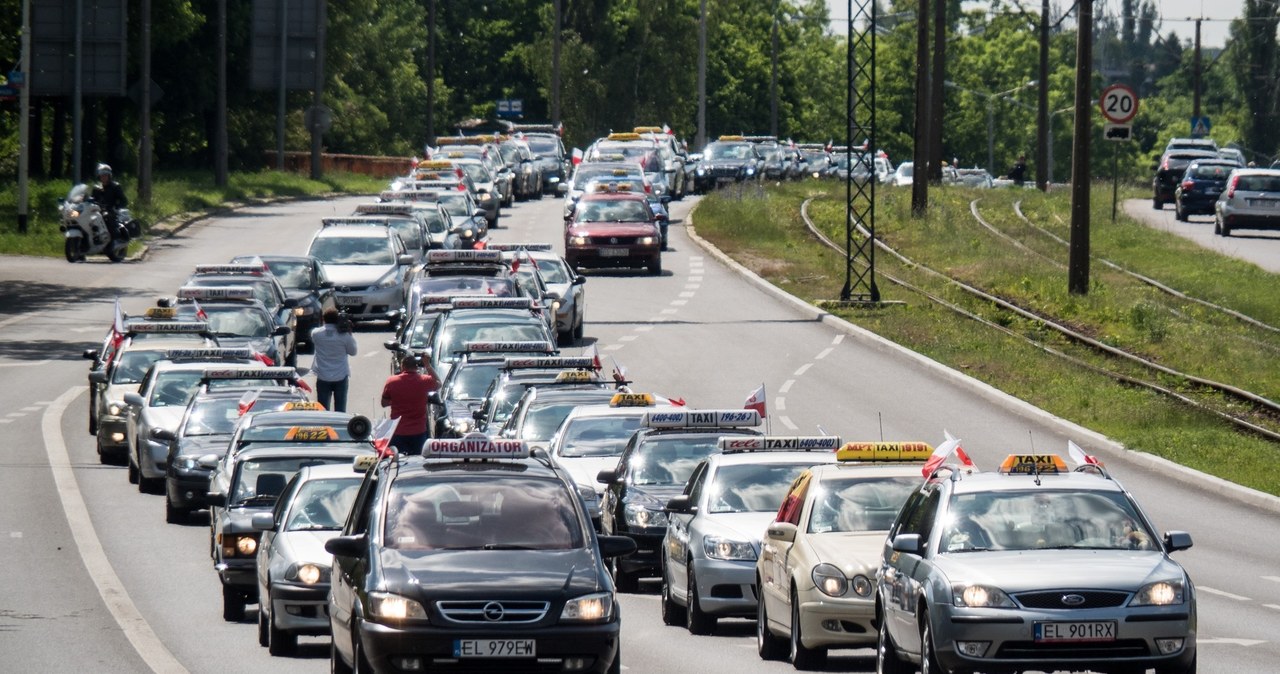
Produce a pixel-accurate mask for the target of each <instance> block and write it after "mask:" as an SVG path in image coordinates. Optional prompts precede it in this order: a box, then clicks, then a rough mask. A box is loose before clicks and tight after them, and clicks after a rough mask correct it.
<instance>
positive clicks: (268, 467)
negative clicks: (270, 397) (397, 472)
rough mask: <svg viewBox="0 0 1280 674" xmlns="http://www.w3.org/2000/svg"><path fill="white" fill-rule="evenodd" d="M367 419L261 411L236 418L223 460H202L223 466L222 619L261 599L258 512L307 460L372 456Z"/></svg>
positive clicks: (212, 498) (213, 527) (217, 500)
mask: <svg viewBox="0 0 1280 674" xmlns="http://www.w3.org/2000/svg"><path fill="white" fill-rule="evenodd" d="M353 420H355V421H356V423H352V421H353ZM361 424H363V430H364V431H365V432H364V433H361V432H360V431H361V430H362V429H361ZM368 427H369V422H368V420H367V419H364V418H363V417H354V416H353V415H350V414H346V413H342V412H315V411H302V412H298V411H282V412H263V413H262V414H258V415H255V416H253V417H252V418H250V419H248V420H246V422H245V423H242V424H239V425H238V427H237V430H236V434H235V436H234V442H233V443H232V444H231V446H230V447H231V449H230V451H228V452H227V454H226V456H225V457H224V458H223V459H222V460H221V461H219V462H216V463H211V462H209V461H202V462H201V463H202V464H203V465H205V466H206V467H210V468H216V469H217V470H216V471H215V472H214V474H213V478H212V479H211V480H210V483H209V495H208V501H209V506H210V513H209V547H210V551H211V553H212V557H213V568H214V570H215V571H217V572H218V579H219V580H220V581H221V582H222V619H223V620H226V621H229V622H239V621H241V620H243V619H244V609H245V605H246V604H253V603H257V602H258V600H259V596H258V577H257V556H258V555H257V553H258V541H259V538H260V537H261V534H262V532H261V531H260V530H258V529H256V528H254V526H253V516H254V515H255V514H257V513H269V512H271V511H272V509H273V508H275V505H276V500H277V499H278V498H279V497H280V495H281V494H282V493H284V488H285V485H286V484H288V482H289V479H290V478H291V477H293V475H294V474H295V473H297V472H298V470H300V469H301V468H304V467H306V466H316V465H324V464H343V465H347V466H350V465H352V461H353V460H354V459H355V457H357V456H373V455H374V448H373V445H372V443H370V442H369V441H368V440H367V437H368V435H367V430H368ZM353 431H355V432H353ZM237 445H239V447H237ZM268 610H269V609H268Z"/></svg>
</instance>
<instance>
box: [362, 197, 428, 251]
mask: <svg viewBox="0 0 1280 674" xmlns="http://www.w3.org/2000/svg"><path fill="white" fill-rule="evenodd" d="M352 217H353V218H362V217H364V218H370V220H369V221H368V222H369V224H377V225H384V226H385V225H389V226H390V227H391V228H392V229H394V230H396V234H399V235H400V240H401V241H403V242H404V248H405V250H406V251H407V252H408V253H409V254H410V255H412V256H413V257H414V258H416V260H415V264H416V263H418V262H422V260H423V258H425V257H426V255H427V251H428V250H430V249H431V235H430V233H429V232H428V231H427V217H426V213H425V211H424V210H423V209H419V208H416V207H415V206H414V204H411V203H403V202H401V203H389V204H388V203H382V202H378V203H372V204H356V212H355V213H352Z"/></svg>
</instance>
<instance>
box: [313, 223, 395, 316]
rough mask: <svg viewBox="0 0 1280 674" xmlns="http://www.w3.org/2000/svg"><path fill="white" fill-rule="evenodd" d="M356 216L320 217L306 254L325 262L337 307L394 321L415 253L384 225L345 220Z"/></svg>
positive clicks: (352, 314) (348, 311)
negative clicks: (319, 223)
mask: <svg viewBox="0 0 1280 674" xmlns="http://www.w3.org/2000/svg"><path fill="white" fill-rule="evenodd" d="M350 220H360V219H359V218H354V219H349V218H324V219H323V220H322V223H323V226H322V227H321V228H320V230H319V231H317V232H316V233H315V236H314V237H312V239H311V243H310V245H309V246H308V247H307V254H308V255H310V256H312V257H314V258H316V259H318V260H320V261H321V262H322V263H324V266H325V272H326V273H327V274H328V275H329V278H330V279H332V280H333V283H334V292H335V295H336V299H337V303H338V309H339V310H341V311H342V312H343V314H344V315H345V316H346V317H347V318H349V319H351V320H353V321H376V320H385V321H389V322H391V323H392V324H395V323H398V322H399V321H400V320H401V319H402V318H403V317H402V316H401V315H400V305H401V302H402V301H403V298H404V295H405V283H406V279H407V278H408V272H409V269H410V267H412V266H413V264H414V257H413V256H412V255H410V254H409V252H408V251H407V250H406V249H405V246H404V242H403V241H401V240H400V235H399V234H397V233H396V232H395V230H394V229H392V228H391V227H389V226H371V225H368V224H355V223H352V224H348V223H349V221H350Z"/></svg>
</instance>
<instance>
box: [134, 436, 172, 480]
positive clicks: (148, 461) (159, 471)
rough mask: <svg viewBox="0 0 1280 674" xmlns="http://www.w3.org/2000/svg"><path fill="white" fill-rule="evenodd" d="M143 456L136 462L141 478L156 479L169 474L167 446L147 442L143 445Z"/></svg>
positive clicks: (165, 444) (166, 444)
mask: <svg viewBox="0 0 1280 674" xmlns="http://www.w3.org/2000/svg"><path fill="white" fill-rule="evenodd" d="M143 445H144V446H143V452H144V454H143V456H142V457H140V461H139V462H138V469H139V471H140V472H141V474H142V477H145V478H147V479H156V478H162V477H165V476H166V474H167V473H168V472H169V444H168V443H158V442H152V441H151V440H147V441H145V442H144V443H143Z"/></svg>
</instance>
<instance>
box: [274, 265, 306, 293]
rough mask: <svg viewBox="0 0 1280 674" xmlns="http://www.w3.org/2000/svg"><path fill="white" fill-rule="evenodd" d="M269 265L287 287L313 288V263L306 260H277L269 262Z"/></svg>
mask: <svg viewBox="0 0 1280 674" xmlns="http://www.w3.org/2000/svg"><path fill="white" fill-rule="evenodd" d="M267 267H268V268H269V269H270V270H271V273H272V274H274V275H275V277H276V280H277V281H279V282H280V285H282V286H284V287H286V288H297V289H304V290H306V289H310V288H311V263H310V262H307V261H305V260H277V261H275V262H268V263H267Z"/></svg>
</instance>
